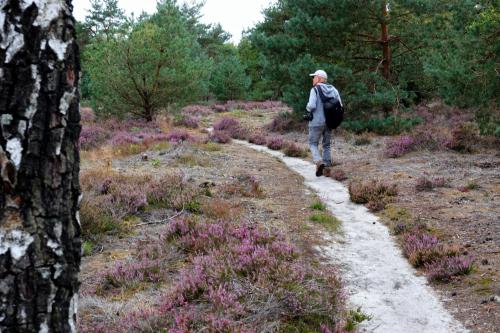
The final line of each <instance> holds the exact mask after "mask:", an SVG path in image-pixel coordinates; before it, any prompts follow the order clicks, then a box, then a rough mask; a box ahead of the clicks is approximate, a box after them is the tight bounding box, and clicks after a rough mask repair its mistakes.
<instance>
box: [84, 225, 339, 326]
mask: <svg viewBox="0 0 500 333" xmlns="http://www.w3.org/2000/svg"><path fill="white" fill-rule="evenodd" d="M172 245H175V247H176V248H178V249H179V250H180V251H182V252H183V253H184V258H185V260H186V261H185V263H184V264H183V268H182V269H181V270H180V271H179V273H178V274H177V275H176V278H175V279H174V281H173V285H172V287H171V288H169V289H168V291H167V292H166V293H165V294H164V295H163V297H162V301H161V305H160V306H159V307H157V308H155V309H154V310H148V311H137V312H134V313H128V314H124V315H123V318H127V319H124V320H123V321H119V322H115V323H113V322H109V323H107V324H104V325H103V326H102V331H103V332H135V331H141V330H140V329H139V328H140V327H147V329H148V330H149V331H168V332H189V331H196V330H199V329H200V328H203V329H206V330H208V331H210V332H222V331H224V332H242V333H243V332H246V333H250V332H255V333H256V332H262V331H263V330H264V329H265V328H266V327H268V325H269V324H271V323H276V322H283V323H286V324H287V325H289V326H290V327H295V324H296V323H299V322H301V323H304V318H311V317H314V318H317V320H318V321H320V322H321V323H323V324H324V325H325V327H335V326H338V324H339V321H338V318H339V317H340V314H341V313H342V307H343V305H342V304H343V301H344V296H343V293H342V292H341V286H340V284H339V281H338V279H337V278H336V275H337V273H336V272H335V271H333V270H332V269H331V268H328V267H326V266H322V265H320V264H317V263H316V264H312V263H311V261H310V259H307V260H305V258H303V256H302V255H301V253H300V252H299V249H298V248H296V247H295V246H294V245H292V244H291V243H290V242H289V241H287V240H286V238H285V236H284V235H283V234H281V233H278V232H276V231H270V230H266V229H264V228H261V227H258V226H256V225H255V224H250V223H248V224H247V223H238V222H227V221H218V222H209V221H200V220H195V219H184V218H181V219H177V220H174V221H172V222H171V223H170V224H169V225H168V226H167V228H166V233H165V235H164V236H162V237H160V239H159V242H158V245H154V246H159V247H160V249H155V248H154V247H153V249H152V250H151V249H150V247H147V248H146V249H145V250H144V251H143V252H144V253H145V254H144V255H139V259H138V260H139V261H140V264H131V263H126V264H121V265H118V266H117V267H115V268H113V269H112V270H111V271H110V272H108V273H107V274H108V276H109V275H111V276H112V277H113V278H111V279H108V280H110V281H111V282H113V283H115V284H116V285H119V287H118V288H126V287H127V286H128V283H129V282H128V279H130V280H131V281H133V282H134V283H136V282H137V281H139V282H140V283H157V281H158V279H159V278H161V275H162V274H163V273H162V271H161V269H158V268H157V263H158V262H159V261H161V260H165V259H163V258H167V256H168V255H169V254H168V253H169V252H171V251H172ZM151 246H153V244H151ZM151 252H152V253H153V254H152V255H151V254H150V253H151ZM144 256H146V258H144ZM163 276H165V275H163ZM170 281H171V280H170ZM108 282H109V281H108ZM107 286H109V287H110V288H117V287H116V286H114V285H113V284H110V283H108V284H107ZM132 286H133V283H132ZM308 325H310V327H309V326H308V329H309V330H310V331H319V330H320V327H319V323H311V324H308ZM84 327H88V325H87V326H84ZM95 331H99V330H95Z"/></svg>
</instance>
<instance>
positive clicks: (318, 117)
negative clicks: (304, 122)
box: [306, 83, 342, 127]
mask: <svg viewBox="0 0 500 333" xmlns="http://www.w3.org/2000/svg"><path fill="white" fill-rule="evenodd" d="M316 87H317V88H318V89H321V91H323V94H324V95H325V97H335V98H338V99H339V101H340V103H341V104H342V100H341V99H340V95H339V92H338V91H337V89H335V87H334V86H332V85H331V84H328V83H318V84H317V85H316ZM306 109H307V111H310V112H312V114H313V120H311V121H310V122H309V127H314V126H324V125H325V124H326V122H325V114H324V113H323V103H322V102H321V98H320V97H319V95H318V93H317V92H316V89H315V88H312V89H311V92H310V94H309V102H307V106H306Z"/></svg>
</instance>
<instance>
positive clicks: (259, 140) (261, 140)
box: [248, 134, 267, 146]
mask: <svg viewBox="0 0 500 333" xmlns="http://www.w3.org/2000/svg"><path fill="white" fill-rule="evenodd" d="M248 141H249V142H250V143H253V144H256V145H260V146H263V145H265V144H266V143H267V138H266V136H265V135H263V134H254V135H252V136H250V138H249V139H248Z"/></svg>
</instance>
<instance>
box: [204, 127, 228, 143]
mask: <svg viewBox="0 0 500 333" xmlns="http://www.w3.org/2000/svg"><path fill="white" fill-rule="evenodd" d="M209 140H210V141H212V142H215V143H229V142H231V136H229V134H228V133H227V132H226V131H221V130H214V131H212V133H210V135H209Z"/></svg>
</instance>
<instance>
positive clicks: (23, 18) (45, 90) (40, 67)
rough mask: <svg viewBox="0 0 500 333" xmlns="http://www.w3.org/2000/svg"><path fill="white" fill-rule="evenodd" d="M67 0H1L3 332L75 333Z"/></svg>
mask: <svg viewBox="0 0 500 333" xmlns="http://www.w3.org/2000/svg"><path fill="white" fill-rule="evenodd" d="M72 9H73V8H72V5H71V0H0V332H2V333H9V332H41V333H48V332H75V331H76V327H75V326H76V308H77V296H78V287H79V283H78V272H79V266H80V257H81V240H80V234H81V230H80V222H79V217H78V205H79V201H80V199H81V197H80V185H79V164H80V157H79V148H78V138H79V135H80V130H81V127H80V115H79V92H78V81H79V72H80V59H79V52H78V46H77V43H76V40H75V21H74V19H73V17H72Z"/></svg>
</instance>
